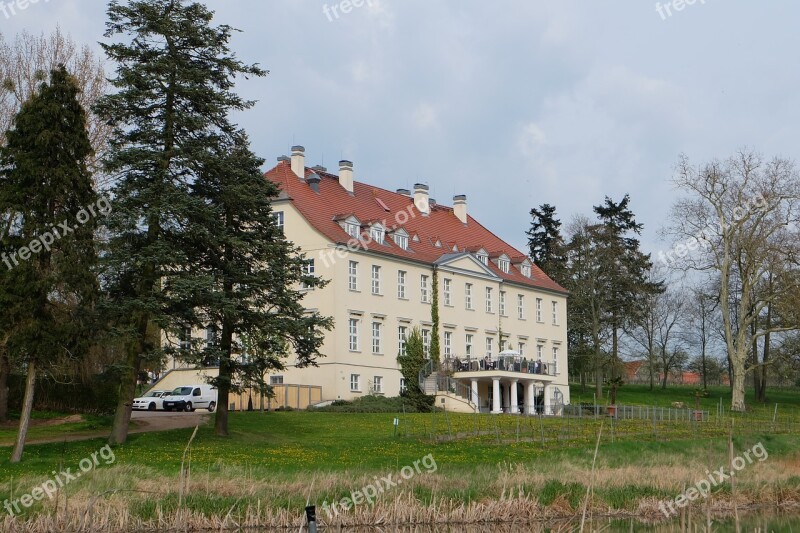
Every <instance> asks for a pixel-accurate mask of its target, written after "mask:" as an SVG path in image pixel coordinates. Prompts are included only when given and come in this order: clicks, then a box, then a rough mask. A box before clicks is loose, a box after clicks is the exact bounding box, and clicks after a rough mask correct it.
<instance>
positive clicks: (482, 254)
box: [475, 248, 489, 265]
mask: <svg viewBox="0 0 800 533" xmlns="http://www.w3.org/2000/svg"><path fill="white" fill-rule="evenodd" d="M475 257H477V258H478V261H480V262H481V263H483V264H484V265H488V264H489V254H488V253H486V250H484V249H482V248H481V249H480V250H478V252H477V253H476V254H475Z"/></svg>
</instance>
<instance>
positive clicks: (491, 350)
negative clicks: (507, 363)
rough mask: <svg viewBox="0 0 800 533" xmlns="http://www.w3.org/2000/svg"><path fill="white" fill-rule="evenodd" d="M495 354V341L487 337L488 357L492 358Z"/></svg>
mask: <svg viewBox="0 0 800 533" xmlns="http://www.w3.org/2000/svg"><path fill="white" fill-rule="evenodd" d="M493 353H494V339H493V338H491V337H486V355H487V356H489V357H492V354H493Z"/></svg>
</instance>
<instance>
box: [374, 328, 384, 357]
mask: <svg viewBox="0 0 800 533" xmlns="http://www.w3.org/2000/svg"><path fill="white" fill-rule="evenodd" d="M382 325H383V324H381V323H380V322H373V323H372V353H377V354H379V353H382V352H381V326H382Z"/></svg>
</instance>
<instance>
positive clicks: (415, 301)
mask: <svg viewBox="0 0 800 533" xmlns="http://www.w3.org/2000/svg"><path fill="white" fill-rule="evenodd" d="M304 152H305V150H304V149H303V147H300V146H296V147H294V148H293V150H292V156H291V157H281V158H279V161H278V165H277V166H276V167H275V168H273V169H272V170H270V171H269V172H267V174H266V178H267V179H270V180H272V181H273V182H275V183H276V184H278V186H279V187H280V189H281V194H280V196H279V198H278V199H276V200H275V201H274V202H273V204H272V205H273V210H274V213H275V217H276V219H277V221H278V223H279V224H280V225H281V226H282V227H283V231H284V234H285V235H286V238H287V239H288V240H290V241H292V242H293V243H294V244H295V245H296V246H298V247H299V248H300V249H301V250H302V251H303V252H304V253H305V255H306V257H307V258H308V259H312V260H313V265H312V266H311V267H310V269H311V270H312V272H313V274H314V275H316V276H319V277H321V278H323V279H325V280H328V281H329V283H328V284H327V285H326V286H325V287H324V288H321V289H308V290H306V291H305V298H304V300H303V303H304V305H305V306H306V308H307V309H309V310H316V311H319V313H320V314H322V315H323V316H330V317H333V319H334V324H335V325H334V329H333V330H332V331H330V332H329V333H328V334H327V335H326V337H325V343H324V345H323V347H322V349H321V353H322V354H324V356H325V357H322V358H320V359H318V361H317V363H318V365H319V366H318V367H310V368H303V369H300V368H295V367H294V366H293V364H292V363H293V362H292V361H289V362H288V365H287V370H286V371H284V372H281V373H279V374H276V375H272V376H270V378H269V379H270V383H271V384H273V385H276V386H277V385H293V386H294V385H299V386H310V387H313V388H314V390H315V391H316V390H318V389H317V388H318V387H321V400H322V401H330V400H338V399H345V400H350V399H353V398H357V397H359V396H363V395H365V394H383V395H387V396H396V395H398V394H399V393H400V391H401V390H402V388H403V387H404V386H405V384H404V383H403V381H402V375H401V373H400V370H399V365H398V364H397V355H398V353H400V351H401V350H402V349H403V345H404V340H405V337H406V335H408V333H409V332H410V331H411V329H412V328H414V327H418V328H420V330H421V332H422V336H423V341H424V343H425V345H426V347H429V346H430V340H431V335H432V329H433V323H432V321H431V305H432V302H433V273H434V270H436V271H437V277H438V283H439V317H440V321H439V322H440V331H439V333H440V338H439V344H440V348H441V359H442V365H441V367H440V368H437V369H430V370H431V374H430V375H429V376H427V379H425V380H424V382H423V383H422V385H423V386H424V388H425V390H426V392H428V393H430V394H438V396H439V397H440V398H438V400H439V401H441V402H442V403H443V404H444V405H445V407H447V408H452V409H457V410H462V411H464V410H466V411H472V410H475V409H480V410H482V411H487V412H493V413H500V412H512V413H516V412H526V413H532V412H544V413H546V414H558V413H559V412H560V406H561V405H565V404H567V403H569V387H568V385H567V376H568V372H567V294H566V291H565V290H564V289H563V288H562V287H560V286H559V285H558V284H556V283H555V282H553V281H552V280H551V279H550V278H548V277H547V275H546V274H545V273H544V272H542V271H541V270H540V269H539V268H538V267H537V266H536V265H534V264H532V262H531V261H530V259H529V258H528V257H526V256H525V255H524V254H522V253H521V252H520V251H518V250H516V249H515V248H513V247H512V246H511V245H509V244H507V243H506V242H504V241H503V240H501V239H500V238H499V237H497V236H496V235H495V234H494V233H492V232H491V231H489V230H488V229H486V228H485V227H484V226H482V225H481V224H480V223H479V222H478V221H477V220H475V219H474V218H473V217H472V216H470V215H469V214H468V212H467V198H466V197H465V196H456V197H454V198H453V206H452V207H447V206H443V205H440V204H438V203H436V202H435V201H434V200H433V199H431V198H429V196H428V187H427V186H425V185H422V184H417V185H415V188H414V191H407V190H403V189H400V190H397V191H388V190H384V189H380V188H376V187H373V186H371V185H368V184H366V183H361V182H357V181H355V180H354V175H353V164H352V163H351V162H349V161H341V162H340V168H339V174H338V175H334V174H330V173H328V172H327V171H326V170H325V169H324V168H322V167H313V168H307V167H306V164H305V155H304ZM186 334H187V335H188V334H189V333H188V332H187V333H186ZM199 336H203V337H206V340H207V342H214V338H213V337H214V333H213V329H209V331H207V332H200V331H194V332H192V337H193V338H194V339H197V338H198V337H199ZM177 342H179V341H178V340H173V344H174V343H177ZM167 366H168V368H167V370H173V369H174V370H179V369H185V368H186V366H185V365H181V364H180V363H178V362H176V361H170V362H168V365H167ZM197 372H199V373H198V376H197V379H199V380H204V379H206V378H207V376H212V375H216V369H214V368H205V369H199V370H197ZM184 374H185V371H184ZM201 374H202V375H201ZM181 376H182V377H181V379H184V380H185V379H189V377H187V376H185V375H183V374H181ZM164 379H166V380H168V379H171V376H167V377H166V378H164ZM315 394H317V393H315ZM298 405H301V404H300V403H298Z"/></svg>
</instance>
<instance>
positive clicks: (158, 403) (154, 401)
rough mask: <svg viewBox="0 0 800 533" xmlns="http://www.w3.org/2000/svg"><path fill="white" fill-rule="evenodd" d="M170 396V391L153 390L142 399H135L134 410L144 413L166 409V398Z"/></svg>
mask: <svg viewBox="0 0 800 533" xmlns="http://www.w3.org/2000/svg"><path fill="white" fill-rule="evenodd" d="M167 394H169V391H168V390H151V391H148V392H147V394H145V395H144V396H142V397H141V398H134V400H133V409H134V410H137V411H139V410H142V411H155V410H157V409H163V408H164V396H166V395H167Z"/></svg>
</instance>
